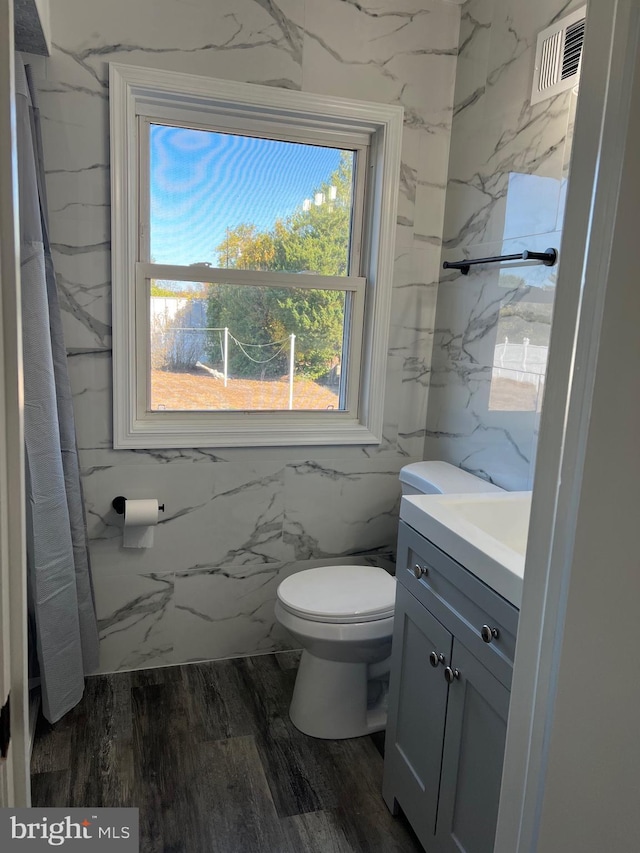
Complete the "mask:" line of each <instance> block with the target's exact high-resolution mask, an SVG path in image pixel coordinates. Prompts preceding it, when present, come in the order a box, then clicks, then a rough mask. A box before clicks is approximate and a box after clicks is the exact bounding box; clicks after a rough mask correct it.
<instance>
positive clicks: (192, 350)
mask: <svg viewBox="0 0 640 853" xmlns="http://www.w3.org/2000/svg"><path fill="white" fill-rule="evenodd" d="M150 315H151V329H152V334H153V331H154V330H155V331H156V332H157V334H158V336H159V338H160V340H161V341H162V347H163V349H164V351H165V352H167V351H168V350H170V351H171V355H172V356H173V360H174V361H176V362H179V361H181V358H180V355H178V353H180V354H183V353H184V352H185V350H187V351H188V352H187V356H188V361H189V362H193V364H194V366H196V367H198V368H200V369H202V370H204V371H206V372H208V373H209V374H211V375H213V376H214V377H217V376H218V375H219V374H218V371H217V370H213V369H211V368H210V367H208V366H207V365H206V364H204V363H203V362H206V360H207V346H208V344H210V341H209V340H208V339H207V335H208V334H209V333H211V332H218V335H219V338H220V350H221V352H220V356H221V361H222V365H223V368H222V376H221V378H222V380H223V382H224V387H225V388H226V387H227V384H228V381H229V341H230V340H232V341H233V342H234V343H235V344H236V345H237V346H238V347H239V348H240V349H241V350H242V352H243V353H244V355H245V357H246V358H247V359H249V360H250V361H252V362H254V363H255V364H258V365H264V364H267V363H268V362H270V361H272V360H273V359H274V358H275V357H276V356H278V355H279V354H280V353H281V352H282V351H283V350H284V349H285V347H286V346H287V344H288V346H289V409H293V377H294V372H295V342H296V336H295V335H294V334H291V335H288V337H287V338H286V339H285V340H282V341H276V342H274V343H270V344H254V343H247V342H244V341H239V340H238V339H237V338H236V337H235V336H234V335H233V334H231V332H230V331H229V329H228V328H227V327H226V326H225V327H224V328H221V327H216V328H214V327H212V326H207V304H206V300H204V299H186V298H184V297H181V296H152V297H151V300H150ZM176 332H178V333H181V334H183V335H188V343H187V344H185V339H181V338H180V337H179V336H178V335H176ZM273 346H280V347H281V348H280V350H278V352H276V353H275V355H271V356H269V357H268V358H266V359H261V358H256V357H255V355H256V354H257V351H258V350H260V349H263V348H264V347H273ZM248 348H251V349H252V351H253V353H254V355H252V354H251V353H249V352H248V351H247V349H248ZM152 349H153V344H152Z"/></svg>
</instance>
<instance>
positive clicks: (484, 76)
mask: <svg viewBox="0 0 640 853" xmlns="http://www.w3.org/2000/svg"><path fill="white" fill-rule="evenodd" d="M577 5H579V3H577V2H572V3H568V2H566V0H544V2H540V3H535V4H532V3H528V2H526V0H467V2H466V3H465V4H464V6H463V8H462V16H461V25H460V42H459V57H458V70H457V77H456V87H455V95H454V117H453V124H452V135H451V153H450V160H449V179H448V184H447V194H446V211H445V222H444V236H443V251H442V260H443V261H444V260H454V259H456V260H457V259H460V258H461V257H471V258H479V257H490V256H492V255H500V254H511V253H516V252H522V251H523V250H524V249H525V248H526V249H532V250H535V251H544V250H545V249H547V248H548V247H555V248H558V249H560V248H561V240H562V221H563V216H564V199H565V194H566V183H567V177H568V171H569V163H570V154H571V141H572V127H573V116H574V112H575V101H576V96H575V94H574V93H573V92H572V91H568V92H565V93H562V94H560V95H558V96H556V97H554V98H551V99H548V100H546V101H543V102H541V103H539V104H536V105H535V106H531V104H530V103H529V98H530V92H531V83H532V74H533V52H534V50H535V43H536V36H537V33H538V32H539V31H540V30H541V29H543V28H544V27H546V26H548V25H549V24H550V23H552V22H553V21H554V20H556V19H557V18H558V17H561V16H562V15H563V14H565V13H566V12H567V11H570V10H571V8H572V7H575V6H577ZM556 278H557V268H553V269H548V268H546V267H543V266H541V265H537V264H529V263H514V264H508V265H506V264H505V265H502V266H497V265H491V266H486V267H476V268H474V269H472V271H471V273H470V275H469V276H466V277H465V276H462V275H460V274H459V273H458V272H457V271H455V270H447V271H443V272H442V274H441V276H440V285H439V290H438V301H437V313H436V328H435V331H434V344H433V359H432V362H431V377H430V392H429V412H428V419H427V430H426V434H425V456H426V458H428V459H429V458H434V459H446V460H448V461H450V462H454V463H455V464H458V465H461V466H462V467H464V468H466V469H467V470H470V471H472V472H473V473H476V474H478V475H480V476H483V477H485V478H486V479H489V480H491V481H493V482H496V483H497V484H498V485H500V486H503V487H504V488H507V489H528V488H531V486H532V481H533V468H534V463H535V451H536V444H537V431H538V425H539V413H540V407H541V405H542V398H543V392H544V363H545V362H546V353H547V351H548V345H549V336H550V331H551V316H552V313H551V312H552V307H553V296H554V290H555V283H556ZM507 352H509V353H511V354H514V353H515V354H517V355H512V356H511V357H512V358H515V359H516V361H512V362H508V365H509V364H511V365H513V366H512V367H509V366H508V365H507V367H504V365H503V363H502V362H503V361H504V355H505V353H507ZM501 359H502V361H501ZM518 359H519V360H518ZM532 364H533V366H531V365H532ZM540 365H542V366H540Z"/></svg>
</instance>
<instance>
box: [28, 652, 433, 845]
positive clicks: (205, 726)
mask: <svg viewBox="0 0 640 853" xmlns="http://www.w3.org/2000/svg"><path fill="white" fill-rule="evenodd" d="M296 665H297V656H296V655H295V654H294V653H282V654H277V655H262V656H260V657H253V658H242V659H236V660H227V661H216V662H213V663H202V664H191V665H189V666H181V667H171V668H166V669H150V670H144V671H140V672H132V673H119V674H117V675H104V676H96V677H93V678H90V679H88V681H87V689H86V693H85V697H84V699H83V701H82V702H81V704H80V705H79V706H78V707H77V708H76V709H75V710H74V711H72V712H71V713H70V714H68V715H67V716H66V717H65V718H64V719H63V720H62V721H60V722H59V723H58V724H56V726H54V727H53V728H50V727H48V726H47V725H46V724H44V725H41V726H40V728H39V731H38V734H37V736H36V742H35V746H34V751H33V761H32V784H33V789H32V790H33V805H34V806H87V807H88V806H94V807H105V806H137V807H138V808H139V809H140V834H141V839H140V840H141V844H140V850H141V851H142V853H160V851H163V853H182V851H184V853H214V851H215V853H253V851H259V853H347V851H367V853H369V851H370V853H396V851H402V853H418V851H420V853H422V848H421V847H420V845H419V843H418V841H417V840H416V839H415V836H414V835H413V833H412V832H411V829H410V828H409V827H408V825H407V823H406V822H405V820H404V818H402V817H400V818H393V817H392V816H391V815H390V814H389V812H388V811H387V808H386V806H385V805H384V802H383V800H382V797H381V795H380V788H381V781H382V758H381V755H380V750H379V748H380V739H379V738H378V739H377V740H376V739H374V738H370V737H364V738H356V739H354V740H343V741H321V740H316V739H314V738H309V737H306V736H305V735H303V734H301V733H300V732H298V731H297V729H296V728H295V727H294V726H293V725H292V724H291V722H290V720H289V716H288V705H289V700H290V697H291V691H292V690H293V683H294V680H295V668H296Z"/></svg>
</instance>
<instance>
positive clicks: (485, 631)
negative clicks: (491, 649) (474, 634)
mask: <svg viewBox="0 0 640 853" xmlns="http://www.w3.org/2000/svg"><path fill="white" fill-rule="evenodd" d="M480 636H481V637H482V639H483V640H484V641H485V643H490V642H491V640H497V639H498V637H499V636H500V631H498V629H497V628H490V627H489V626H488V625H483V626H482V629H481V631H480Z"/></svg>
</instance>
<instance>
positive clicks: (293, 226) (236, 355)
mask: <svg viewBox="0 0 640 853" xmlns="http://www.w3.org/2000/svg"><path fill="white" fill-rule="evenodd" d="M351 191H352V155H351V154H350V153H348V152H344V153H343V155H342V158H341V162H340V165H339V166H338V168H337V169H336V170H335V171H334V172H333V173H332V174H331V176H330V177H329V179H328V180H327V181H326V182H324V183H323V184H321V185H320V186H319V187H317V188H316V189H315V190H314V192H313V194H312V199H315V197H316V194H318V193H321V194H322V196H323V199H324V202H323V203H322V204H319V205H316V204H314V203H312V204H311V205H310V206H309V207H308V209H307V210H304V209H300V210H297V211H296V212H295V213H293V214H292V215H291V216H289V217H288V218H287V219H284V220H283V219H279V220H277V221H276V222H275V224H274V226H273V228H272V229H270V230H268V231H258V229H257V228H256V227H255V226H254V225H251V224H246V223H243V224H242V225H239V226H238V227H237V228H235V229H233V230H229V231H228V232H227V234H226V236H225V240H224V241H223V242H222V243H220V245H219V246H217V247H216V251H217V252H218V264H219V266H221V267H229V268H236V269H252V270H276V271H283V272H292V273H296V272H297V273H305V272H307V273H308V272H312V273H316V274H319V275H346V274H347V272H348V263H349V238H350V223H351ZM344 309H345V294H344V292H343V291H328V290H302V289H295V290H292V289H288V288H271V287H245V286H234V285H225V284H212V285H210V286H209V296H208V322H209V325H210V326H216V327H221V326H222V327H224V326H228V327H229V329H230V330H231V332H232V334H233V335H234V336H235V337H237V338H239V339H240V340H244V341H246V342H248V343H252V344H272V345H273V349H271V347H265V348H262V349H256V350H254V351H252V350H247V352H249V353H250V354H251V355H252V356H254V357H255V358H256V359H257V360H259V361H265V360H266V359H268V358H270V356H271V355H274V354H275V353H276V352H277V351H278V345H277V344H276V342H279V341H282V340H285V339H287V338H288V337H289V335H290V334H292V333H293V334H295V335H296V370H297V371H298V372H301V373H304V374H305V375H307V376H309V377H310V378H317V377H319V376H322V375H323V374H325V373H327V372H328V370H329V369H330V368H331V367H332V366H333V365H334V364H335V363H336V362H337V360H339V358H340V354H341V351H342V335H343V322H344ZM212 349H214V348H212ZM215 352H216V353H217V347H216V348H215ZM212 354H213V353H212ZM287 359H288V347H286V345H285V351H284V352H283V353H281V355H280V356H277V357H275V358H273V360H272V361H270V362H268V363H267V364H263V365H262V367H261V375H263V376H265V375H272V376H273V375H282V373H284V372H285V371H286V369H287ZM230 362H231V370H232V372H234V373H238V374H241V375H251V374H252V373H254V372H255V370H256V366H255V365H254V363H253V362H251V361H250V360H249V359H248V358H247V357H246V355H245V354H244V353H243V352H242V351H241V350H240V349H239V348H237V347H232V348H231V351H230Z"/></svg>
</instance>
